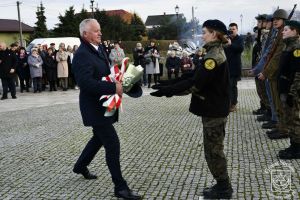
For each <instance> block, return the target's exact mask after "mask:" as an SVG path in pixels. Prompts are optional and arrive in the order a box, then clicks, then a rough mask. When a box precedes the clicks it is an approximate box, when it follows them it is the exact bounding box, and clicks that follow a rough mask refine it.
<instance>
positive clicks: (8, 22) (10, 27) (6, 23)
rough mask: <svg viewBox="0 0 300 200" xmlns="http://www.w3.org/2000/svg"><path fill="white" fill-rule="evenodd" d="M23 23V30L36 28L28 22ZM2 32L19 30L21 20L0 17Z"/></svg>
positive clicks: (0, 29)
mask: <svg viewBox="0 0 300 200" xmlns="http://www.w3.org/2000/svg"><path fill="white" fill-rule="evenodd" d="M21 24H22V31H23V32H33V31H34V28H33V27H31V26H28V25H27V24H24V23H21ZM0 32H19V21H18V20H15V19H0Z"/></svg>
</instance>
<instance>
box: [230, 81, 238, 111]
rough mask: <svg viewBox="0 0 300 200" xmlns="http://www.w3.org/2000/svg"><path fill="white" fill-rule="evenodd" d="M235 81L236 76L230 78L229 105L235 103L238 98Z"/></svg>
mask: <svg viewBox="0 0 300 200" xmlns="http://www.w3.org/2000/svg"><path fill="white" fill-rule="evenodd" d="M237 82H238V78H236V77H231V78H230V102H231V105H236V104H237V99H238V88H237Z"/></svg>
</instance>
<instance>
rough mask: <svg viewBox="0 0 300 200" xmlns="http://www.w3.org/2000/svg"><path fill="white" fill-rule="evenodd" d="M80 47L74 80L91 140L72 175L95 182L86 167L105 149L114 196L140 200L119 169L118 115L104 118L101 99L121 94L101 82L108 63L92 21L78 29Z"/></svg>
mask: <svg viewBox="0 0 300 200" xmlns="http://www.w3.org/2000/svg"><path fill="white" fill-rule="evenodd" d="M79 31H80V36H81V39H82V41H81V45H80V47H79V48H78V50H77V52H76V54H75V56H74V59H73V65H72V67H73V71H74V75H75V79H76V81H77V83H78V85H79V87H80V94H79V104H80V111H81V115H82V119H83V124H84V125H85V126H91V127H92V128H93V137H92V138H91V139H90V141H89V142H88V144H87V145H86V147H85V148H84V150H83V151H82V153H81V155H80V157H79V158H78V160H77V162H76V164H75V166H74V169H73V172H75V173H77V174H82V175H83V176H84V178H86V179H96V178H97V176H95V175H93V174H91V173H90V172H89V170H88V168H87V166H88V165H89V164H90V163H91V161H92V160H93V158H94V156H95V155H96V154H97V152H98V151H99V149H100V147H101V146H104V149H105V155H106V163H107V165H108V168H109V171H110V173H111V176H112V181H113V183H114V185H115V196H116V197H119V198H124V199H140V198H141V196H139V195H138V194H136V193H134V192H132V191H131V190H130V189H129V187H128V185H127V183H126V181H125V180H124V178H123V176H122V172H121V167H120V142H119V138H118V135H117V133H116V131H115V129H114V126H113V123H114V122H116V121H117V120H118V112H116V114H115V115H113V116H111V117H105V116H104V113H105V108H104V107H103V106H102V103H103V101H99V99H100V97H101V96H102V95H112V94H118V95H122V94H123V89H122V85H121V83H120V82H116V83H111V82H106V81H102V80H101V79H102V77H105V76H107V75H109V74H110V68H109V61H108V58H107V55H106V53H105V52H104V50H103V48H102V45H100V44H101V36H102V33H101V28H100V25H99V23H98V22H97V21H96V20H95V19H85V20H83V21H82V22H81V23H80V25H79Z"/></svg>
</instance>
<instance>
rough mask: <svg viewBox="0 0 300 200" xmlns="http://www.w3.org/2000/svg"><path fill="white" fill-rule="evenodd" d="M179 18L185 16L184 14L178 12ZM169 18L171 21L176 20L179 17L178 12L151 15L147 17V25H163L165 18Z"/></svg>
mask: <svg viewBox="0 0 300 200" xmlns="http://www.w3.org/2000/svg"><path fill="white" fill-rule="evenodd" d="M178 17H179V18H182V17H183V14H178ZM165 19H167V20H169V21H170V22H174V21H176V19H177V15H176V14H168V15H167V14H163V15H150V16H148V17H147V20H146V23H145V25H146V26H158V25H161V23H162V21H163V20H165Z"/></svg>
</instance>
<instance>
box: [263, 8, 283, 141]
mask: <svg viewBox="0 0 300 200" xmlns="http://www.w3.org/2000/svg"><path fill="white" fill-rule="evenodd" d="M287 19H288V14H287V12H286V11H285V10H283V9H278V10H276V11H275V12H274V13H273V28H275V30H276V31H277V33H276V39H275V41H274V42H273V44H272V49H271V50H270V52H269V54H268V59H267V63H266V65H265V67H264V69H263V71H262V72H261V73H260V74H259V76H258V78H259V79H260V80H265V79H266V78H268V80H269V83H270V88H271V95H272V99H273V102H274V105H275V109H276V111H277V114H278V125H277V127H278V129H277V131H274V132H272V133H271V134H269V135H268V136H269V138H270V139H281V138H287V137H288V129H287V126H286V124H284V122H283V120H282V115H283V108H282V105H281V102H280V99H279V93H278V84H277V83H278V74H279V61H280V56H281V54H282V50H283V48H284V47H285V44H284V42H283V39H282V31H283V27H284V22H285V21H286V20H287Z"/></svg>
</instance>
